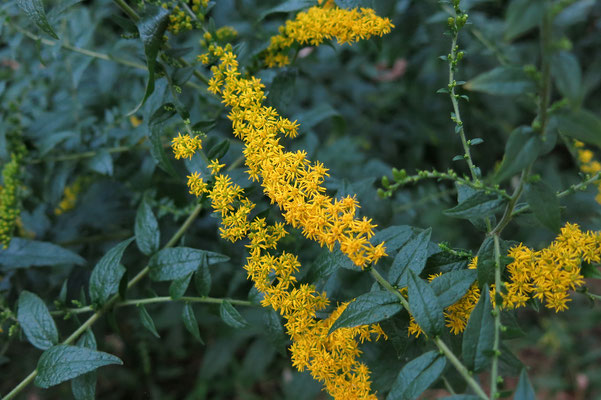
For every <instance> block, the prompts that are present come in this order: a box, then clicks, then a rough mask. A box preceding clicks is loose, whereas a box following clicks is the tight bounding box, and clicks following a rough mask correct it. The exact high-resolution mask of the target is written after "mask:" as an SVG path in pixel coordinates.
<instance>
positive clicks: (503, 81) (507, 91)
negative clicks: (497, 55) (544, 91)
mask: <svg viewBox="0 0 601 400" xmlns="http://www.w3.org/2000/svg"><path fill="white" fill-rule="evenodd" d="M463 87H464V88H465V89H467V90H471V91H475V92H483V93H488V94H492V95H498V96H517V95H522V94H525V93H529V92H534V91H535V90H536V84H535V82H534V81H533V80H532V79H531V78H530V77H529V76H528V75H527V74H526V73H525V72H524V70H522V69H521V68H516V67H497V68H495V69H493V70H491V71H488V72H484V73H483V74H480V75H478V76H476V77H475V78H473V79H472V80H470V81H469V82H467V83H466V84H465V85H463Z"/></svg>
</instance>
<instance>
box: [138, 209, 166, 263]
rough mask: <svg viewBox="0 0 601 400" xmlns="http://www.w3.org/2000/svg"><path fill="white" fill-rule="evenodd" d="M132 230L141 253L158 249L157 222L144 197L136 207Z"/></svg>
mask: <svg viewBox="0 0 601 400" xmlns="http://www.w3.org/2000/svg"><path fill="white" fill-rule="evenodd" d="M134 232H135V234H136V244H137V245H138V248H139V249H140V251H141V252H142V253H144V254H146V255H151V254H153V253H154V252H156V251H157V250H158V249H159V241H160V238H161V232H160V231H159V223H158V221H157V219H156V217H155V216H154V213H153V212H152V208H150V204H148V200H147V199H146V198H144V199H143V200H142V203H140V206H139V207H138V212H137V213H136V223H135V225H134Z"/></svg>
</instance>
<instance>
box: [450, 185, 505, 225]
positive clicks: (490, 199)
mask: <svg viewBox="0 0 601 400" xmlns="http://www.w3.org/2000/svg"><path fill="white" fill-rule="evenodd" d="M504 203H505V200H504V199H503V198H501V197H500V196H499V195H497V194H494V193H486V192H484V191H482V190H479V191H477V192H475V193H474V194H473V195H471V196H470V197H468V198H467V199H465V200H464V201H462V202H460V203H459V204H457V205H456V206H455V207H453V208H449V209H447V210H444V211H443V212H444V214H445V215H448V216H449V217H454V218H462V219H473V218H482V217H485V216H487V215H491V214H494V213H496V212H498V211H500V210H501V209H502V208H503V205H504Z"/></svg>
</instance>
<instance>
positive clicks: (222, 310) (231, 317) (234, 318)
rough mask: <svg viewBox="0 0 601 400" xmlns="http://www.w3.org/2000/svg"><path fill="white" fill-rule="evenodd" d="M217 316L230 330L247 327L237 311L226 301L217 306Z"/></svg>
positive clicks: (246, 323)
mask: <svg viewBox="0 0 601 400" xmlns="http://www.w3.org/2000/svg"><path fill="white" fill-rule="evenodd" d="M219 315H220V316H221V319H222V320H223V322H225V323H226V324H227V325H229V326H231V327H232V328H236V329H241V328H245V327H246V326H248V322H246V320H245V319H244V318H243V317H242V315H240V313H239V312H238V310H236V309H235V308H234V306H233V305H232V303H230V302H229V301H227V300H224V301H223V302H222V303H221V305H220V306H219Z"/></svg>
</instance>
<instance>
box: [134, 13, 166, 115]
mask: <svg viewBox="0 0 601 400" xmlns="http://www.w3.org/2000/svg"><path fill="white" fill-rule="evenodd" d="M146 10H147V13H146V14H145V15H143V16H142V18H141V19H140V21H138V23H137V26H138V32H140V39H142V43H144V53H146V67H147V68H148V83H147V84H146V91H145V93H144V98H142V101H141V102H140V104H138V106H137V107H136V108H135V109H133V110H132V111H130V112H129V114H128V115H133V114H134V113H136V112H137V111H138V110H139V109H140V107H142V105H144V103H145V102H146V99H148V96H150V95H151V94H152V92H153V91H154V73H155V69H156V58H157V54H158V53H159V49H160V47H161V44H162V41H163V34H164V33H165V29H167V25H168V24H169V10H167V9H164V8H163V7H158V6H152V5H146Z"/></svg>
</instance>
